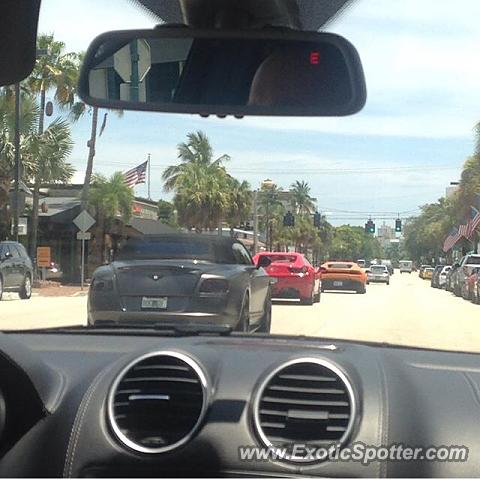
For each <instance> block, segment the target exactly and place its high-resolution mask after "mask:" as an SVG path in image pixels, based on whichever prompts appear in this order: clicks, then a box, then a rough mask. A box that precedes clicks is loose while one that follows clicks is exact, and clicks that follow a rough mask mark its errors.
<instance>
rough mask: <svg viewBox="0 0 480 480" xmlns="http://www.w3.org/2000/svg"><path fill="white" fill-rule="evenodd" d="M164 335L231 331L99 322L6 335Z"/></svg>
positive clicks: (226, 330) (226, 328)
mask: <svg viewBox="0 0 480 480" xmlns="http://www.w3.org/2000/svg"><path fill="white" fill-rule="evenodd" d="M132 332H135V334H140V335H152V334H158V335H165V336H172V337H190V336H195V335H219V336H227V335H230V334H231V333H232V332H233V330H232V327H230V326H228V325H194V324H172V323H163V322H149V323H145V322H141V323H140V322H101V323H97V324H95V325H85V326H78V325H77V326H71V327H52V328H38V329H32V330H11V331H9V332H8V333H85V334H98V333H108V334H119V335H121V334H123V335H126V334H129V333H132Z"/></svg>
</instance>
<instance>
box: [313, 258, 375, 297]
mask: <svg viewBox="0 0 480 480" xmlns="http://www.w3.org/2000/svg"><path fill="white" fill-rule="evenodd" d="M321 272H322V292H323V291H325V290H353V291H354V292H357V293H366V292H367V287H366V285H367V274H366V273H365V271H364V270H363V269H361V268H360V267H359V266H358V265H357V264H356V263H354V262H340V261H332V262H326V263H324V264H323V265H322V267H321Z"/></svg>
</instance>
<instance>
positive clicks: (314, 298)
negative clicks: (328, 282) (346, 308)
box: [313, 290, 322, 303]
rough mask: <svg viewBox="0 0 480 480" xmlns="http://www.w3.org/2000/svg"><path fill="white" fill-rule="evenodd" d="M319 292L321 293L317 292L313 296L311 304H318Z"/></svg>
mask: <svg viewBox="0 0 480 480" xmlns="http://www.w3.org/2000/svg"><path fill="white" fill-rule="evenodd" d="M320 292H321V291H320V290H319V291H318V292H317V293H316V294H315V296H314V297H313V302H314V303H320V299H321V297H322V296H321V293H320Z"/></svg>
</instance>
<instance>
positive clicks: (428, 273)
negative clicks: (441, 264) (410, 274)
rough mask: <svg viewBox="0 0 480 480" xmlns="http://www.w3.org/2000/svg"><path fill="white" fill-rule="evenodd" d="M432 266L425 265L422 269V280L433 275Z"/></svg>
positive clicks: (429, 278) (428, 278)
mask: <svg viewBox="0 0 480 480" xmlns="http://www.w3.org/2000/svg"><path fill="white" fill-rule="evenodd" d="M434 270H435V269H434V268H433V267H426V268H424V269H423V274H422V278H423V279H424V280H431V279H432V277H433V272H434Z"/></svg>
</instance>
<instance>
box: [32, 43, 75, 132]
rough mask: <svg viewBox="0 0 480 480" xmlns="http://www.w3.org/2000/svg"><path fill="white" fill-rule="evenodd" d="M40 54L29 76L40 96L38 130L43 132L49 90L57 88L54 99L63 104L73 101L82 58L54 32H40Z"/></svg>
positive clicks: (69, 104)
mask: <svg viewBox="0 0 480 480" xmlns="http://www.w3.org/2000/svg"><path fill="white" fill-rule="evenodd" d="M37 49H38V50H41V51H42V54H41V55H39V56H38V57H37V60H36V62H35V67H34V69H33V72H32V73H31V75H30V76H29V77H28V79H27V84H28V87H29V88H30V90H31V92H33V93H36V94H39V95H40V115H39V124H38V131H39V133H40V134H41V133H43V130H44V123H45V100H46V93H47V91H49V90H54V91H55V100H56V101H57V103H59V104H60V105H62V106H66V105H68V106H71V105H72V104H73V93H74V91H75V88H76V84H77V81H78V72H79V57H78V54H76V53H74V52H69V53H65V44H64V43H63V42H61V41H58V40H55V38H54V36H53V35H47V34H41V35H39V36H38V39H37Z"/></svg>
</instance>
